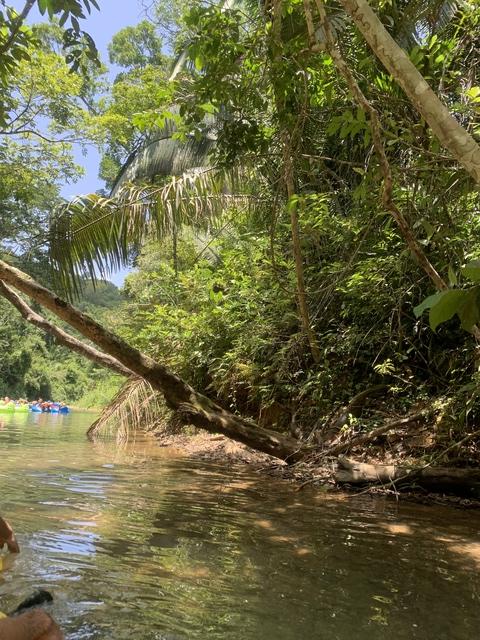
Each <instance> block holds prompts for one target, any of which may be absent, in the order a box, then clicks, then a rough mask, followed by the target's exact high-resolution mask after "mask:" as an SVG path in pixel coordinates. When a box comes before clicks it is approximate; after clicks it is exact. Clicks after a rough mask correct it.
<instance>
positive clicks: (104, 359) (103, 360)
mask: <svg viewBox="0 0 480 640" xmlns="http://www.w3.org/2000/svg"><path fill="white" fill-rule="evenodd" d="M0 294H1V295H2V296H3V297H4V298H5V299H6V300H8V301H9V302H11V303H12V304H13V306H14V307H15V308H16V309H17V310H18V311H19V312H20V313H21V315H22V317H23V318H24V319H25V320H26V321H27V322H30V324H33V325H34V326H35V327H38V328H39V329H41V330H42V331H45V333H49V334H50V335H51V336H53V337H54V338H55V340H56V341H57V342H58V343H59V344H63V346H64V347H67V348H68V349H70V350H71V351H75V352H76V353H79V354H80V355H81V356H84V357H85V358H88V359H89V360H91V361H92V362H95V363H96V364H100V365H102V366H103V367H107V368H108V369H111V370H112V371H114V372H115V373H118V374H119V375H121V376H126V377H127V378H129V377H131V376H134V375H135V374H134V373H133V371H130V369H127V367H124V366H123V364H122V363H121V362H119V361H118V360H116V359H115V358H112V356H109V355H107V354H106V353H102V352H101V351H98V349H95V348H94V347H91V346H90V345H88V344H85V343H84V342H82V341H81V340H77V338H74V337H73V336H71V335H69V334H68V333H67V332H66V331H63V329H60V327H57V326H55V325H54V324H53V323H52V322H49V321H48V320H47V319H46V318H44V317H43V316H41V315H40V314H39V313H36V312H35V311H34V310H33V309H31V308H30V307H29V306H28V304H27V303H26V302H25V300H22V298H20V296H19V295H17V294H16V293H15V291H13V290H12V289H10V287H7V285H6V284H5V283H4V282H2V281H1V280H0Z"/></svg>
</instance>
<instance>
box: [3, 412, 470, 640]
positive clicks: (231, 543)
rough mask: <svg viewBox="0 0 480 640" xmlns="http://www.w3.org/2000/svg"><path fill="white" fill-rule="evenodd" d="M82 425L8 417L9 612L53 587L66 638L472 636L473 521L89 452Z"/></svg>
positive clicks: (72, 419) (173, 460) (141, 446)
mask: <svg viewBox="0 0 480 640" xmlns="http://www.w3.org/2000/svg"><path fill="white" fill-rule="evenodd" d="M22 418H23V416H22ZM40 418H41V420H40ZM52 418H53V419H52ZM89 418H90V417H89V416H82V415H78V414H77V415H75V414H71V415H68V416H45V417H44V416H42V415H40V416H33V417H31V418H29V419H28V420H27V422H23V423H22V422H19V421H16V416H12V418H11V419H10V418H9V419H8V420H6V421H4V422H5V425H4V428H3V430H1V431H0V446H1V447H2V454H3V455H2V464H1V467H0V492H1V493H0V495H1V496H2V505H1V511H2V512H3V513H5V514H7V513H8V516H9V518H11V520H12V521H13V522H14V523H15V526H16V529H17V531H18V532H19V539H20V544H21V545H22V550H23V552H22V554H21V555H20V556H19V557H18V558H17V559H16V560H15V562H14V563H13V564H12V565H11V566H9V567H6V568H5V569H6V570H4V571H3V572H2V573H0V598H1V607H0V608H3V609H7V610H8V609H9V608H13V606H14V604H15V603H16V602H18V600H19V599H21V598H22V597H23V596H25V595H26V594H28V593H29V592H31V591H32V590H33V589H34V588H37V587H39V586H44V587H46V588H48V589H50V590H52V591H53V592H54V593H55V595H56V602H55V605H54V609H53V612H54V614H55V615H56V617H57V618H58V619H59V620H60V621H61V623H62V624H63V625H64V627H65V628H66V629H67V630H68V637H69V638H70V639H71V640H87V639H88V640H89V639H100V638H101V639H102V640H109V639H112V640H113V639H115V640H118V639H119V640H123V639H127V638H129V639H130V638H132V637H135V638H137V637H138V638H142V639H145V640H158V639H160V638H172V639H173V638H177V639H178V638H185V639H186V638H188V639H197V638H209V639H212V640H217V639H218V640H219V639H220V638H221V639H222V640H237V639H239V638H241V639H246V640H250V639H251V640H253V639H255V640H258V639H265V640H270V639H272V640H273V639H275V640H293V639H299V638H301V639H305V640H309V639H314V638H315V639H322V638H324V639H325V640H327V639H328V640H334V639H338V640H347V639H348V640H350V639H352V638H355V639H359V640H363V639H367V638H368V639H372V640H377V639H380V638H382V639H383V638H385V637H386V636H387V633H388V634H389V636H390V637H392V638H395V639H396V640H397V639H398V640H402V639H405V640H407V639H408V640H410V639H414V638H422V640H430V639H432V640H433V639H435V640H442V639H445V640H447V639H448V640H452V639H459V640H463V639H467V638H468V639H470V638H474V637H476V636H477V634H478V626H479V624H480V612H479V599H480V590H479V581H478V567H479V558H480V550H479V546H478V545H479V543H478V525H479V524H480V517H479V515H478V514H476V513H462V512H456V511H452V510H446V509H442V508H435V509H429V508H425V507H414V506H411V505H400V506H397V505H395V504H394V503H391V502H387V501H385V500H372V499H370V498H363V499H352V498H347V499H345V500H342V499H339V498H338V497H335V499H332V498H329V497H328V496H325V495H324V494H320V493H318V492H315V491H314V490H313V489H312V490H310V489H307V490H306V491H305V492H302V493H301V494H298V493H296V492H295V491H294V490H293V489H291V488H290V487H289V486H288V485H284V484H281V483H278V482H276V481H272V480H269V479H265V478H259V477H258V476H255V475H253V474H249V473H248V472H246V471H245V469H243V468H238V469H236V468H225V467H222V466H219V465H206V464H205V463H197V462H193V461H191V460H188V459H187V458H184V457H182V456H180V455H178V454H175V453H174V454H172V453H171V452H168V451H165V450H164V449H161V448H159V447H156V446H152V443H151V442H150V441H147V440H140V441H138V442H136V443H134V444H128V445H126V446H124V447H122V448H120V449H118V448H114V445H112V444H108V443H97V444H95V445H92V444H90V443H88V442H87V441H85V439H84V436H83V434H84V432H85V429H86V426H87V424H88V421H89Z"/></svg>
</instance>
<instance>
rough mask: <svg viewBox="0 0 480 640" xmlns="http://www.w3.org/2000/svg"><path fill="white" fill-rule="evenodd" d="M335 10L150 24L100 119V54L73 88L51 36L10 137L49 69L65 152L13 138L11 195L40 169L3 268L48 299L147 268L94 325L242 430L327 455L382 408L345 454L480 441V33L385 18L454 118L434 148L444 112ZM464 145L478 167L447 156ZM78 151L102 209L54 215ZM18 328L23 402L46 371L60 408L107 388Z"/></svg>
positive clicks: (72, 207) (54, 127)
mask: <svg viewBox="0 0 480 640" xmlns="http://www.w3.org/2000/svg"><path fill="white" fill-rule="evenodd" d="M326 4H327V7H326V10H327V15H328V19H327V17H326V15H325V13H324V11H325V7H324V5H323V3H322V2H317V3H315V5H313V4H310V3H309V2H306V3H299V2H297V1H295V0H283V1H278V2H273V3H272V4H266V5H262V6H260V7H257V6H253V5H252V4H251V3H248V2H246V3H235V2H234V3H219V4H213V5H212V4H204V3H202V2H198V3H193V4H192V3H189V5H188V7H183V6H182V5H181V3H172V4H171V5H170V4H169V5H168V11H167V7H166V5H165V3H164V2H158V3H157V4H155V3H154V8H155V7H156V10H157V12H156V13H155V11H154V12H153V14H150V17H151V16H152V15H153V16H154V17H153V18H152V21H150V22H149V21H147V20H144V21H143V22H141V23H140V24H139V25H137V26H132V27H128V28H127V29H124V30H122V31H121V32H120V33H119V34H117V35H116V36H115V38H114V40H113V41H112V44H111V47H110V61H111V62H112V63H115V64H116V65H119V66H120V67H122V68H123V71H122V72H121V73H120V74H119V75H118V77H117V78H116V80H115V82H114V83H113V84H112V86H110V87H109V88H108V91H107V92H106V93H105V92H104V94H103V96H102V97H101V98H98V95H99V91H100V87H103V86H104V85H103V83H104V77H103V76H102V70H101V69H99V68H98V67H97V66H95V65H94V63H93V62H92V60H93V59H94V56H93V54H92V50H91V48H90V49H89V50H88V51H89V54H88V56H87V58H86V59H85V60H83V59H82V60H83V64H78V65H76V67H75V70H74V72H73V73H71V72H69V71H68V66H67V63H66V62H65V61H64V60H63V57H62V53H61V51H59V50H58V43H59V42H60V39H61V34H60V31H61V28H60V27H59V26H58V24H54V25H51V26H49V27H46V26H42V27H39V28H38V32H37V33H38V39H37V40H36V41H35V42H34V43H33V44H31V45H30V47H33V49H32V53H31V57H30V60H29V61H24V60H21V61H20V62H19V63H18V66H17V69H16V70H15V73H14V79H13V80H11V81H10V84H9V86H10V87H11V98H10V99H11V101H12V105H14V106H10V107H9V109H8V112H7V115H8V116H9V117H11V114H12V113H14V112H15V113H16V112H17V111H20V109H21V101H22V99H23V100H25V97H24V95H23V92H24V89H23V86H24V83H25V82H26V80H25V78H26V77H27V76H28V78H29V79H31V76H32V74H36V73H38V72H39V71H38V69H39V65H38V64H33V61H34V60H35V59H38V60H42V61H44V70H43V73H45V74H50V73H51V74H55V78H56V82H55V83H54V84H53V85H52V89H51V92H49V94H48V95H44V94H43V91H44V90H45V84H44V83H42V84H41V85H40V84H39V85H38V87H39V89H38V90H39V94H38V101H39V103H40V104H41V105H44V107H43V108H44V109H45V117H46V118H47V119H48V121H49V128H50V131H51V132H52V133H53V134H55V135H59V134H61V135H62V136H63V139H62V140H61V141H58V142H57V141H54V144H50V143H49V153H48V154H46V152H45V147H44V144H45V143H44V141H43V139H42V135H43V133H42V132H41V131H37V137H36V138H35V137H34V140H35V141H36V142H35V144H32V143H29V144H26V143H25V142H23V141H20V142H18V143H13V142H12V140H13V139H14V138H10V137H8V136H6V135H5V136H3V138H2V142H1V144H2V145H3V147H2V149H3V150H2V157H4V158H5V159H6V160H4V161H3V160H2V163H1V165H0V169H1V171H2V173H4V174H5V175H6V176H7V178H8V177H9V176H10V177H11V176H13V175H15V176H17V178H18V174H17V173H14V172H15V171H16V169H15V162H16V160H15V159H16V157H17V156H21V157H22V160H21V161H22V164H23V166H24V167H25V169H24V171H25V179H24V180H23V179H22V180H20V181H18V179H17V178H16V179H15V185H11V186H9V183H8V180H6V181H3V182H2V187H1V190H2V193H0V196H1V197H2V202H3V206H2V209H1V210H0V216H5V217H6V218H7V216H8V219H9V220H11V221H12V222H11V223H9V225H10V226H8V225H4V226H3V228H2V233H3V234H4V244H3V246H4V250H5V251H6V252H7V253H9V254H12V253H14V252H15V253H16V254H17V260H19V263H20V265H21V266H22V267H24V268H25V269H26V270H28V271H29V272H30V273H32V274H35V273H37V274H38V272H39V271H38V265H39V264H47V263H48V264H49V265H50V266H53V269H52V270H51V271H49V276H48V278H50V280H49V282H47V284H48V283H50V284H52V286H54V287H56V288H57V290H60V289H61V290H63V292H64V293H65V294H67V295H70V296H73V297H74V296H75V295H76V294H78V283H79V282H82V281H83V282H84V281H85V278H86V277H88V276H91V277H92V276H93V277H95V275H94V274H95V273H99V274H100V275H101V277H104V278H105V277H107V276H108V274H109V273H110V272H111V270H112V269H116V268H118V267H119V266H133V267H134V271H133V272H132V274H131V275H130V276H128V278H127V280H126V283H125V288H124V294H125V296H126V299H127V301H126V303H125V305H124V306H123V307H121V308H120V309H119V312H117V313H115V316H114V317H113V316H112V315H110V316H109V317H103V316H99V315H98V314H97V312H96V311H95V315H96V317H97V318H99V319H101V320H102V321H103V322H106V323H107V324H108V325H109V326H110V327H111V328H113V329H114V330H115V331H116V332H117V333H118V334H119V335H120V336H121V337H123V338H124V339H125V340H126V341H127V342H128V343H130V344H131V345H133V346H135V347H137V348H138V349H140V350H141V351H143V352H144V353H145V354H148V355H150V356H152V357H153V358H154V359H155V360H157V361H158V362H160V363H162V364H165V365H166V366H168V367H169V368H171V369H172V370H174V371H175V372H177V373H178V374H179V375H180V376H182V378H184V379H185V380H186V381H188V382H189V383H190V384H192V385H193V386H194V387H195V388H196V389H197V390H198V391H199V392H201V393H203V394H205V395H207V396H209V397H210V398H212V399H214V400H215V401H217V402H219V403H220V404H222V405H223V406H224V407H226V408H228V409H229V410H230V411H231V412H232V413H233V414H239V415H243V416H249V417H252V418H253V419H254V420H255V421H256V422H258V423H259V424H261V425H263V426H267V427H270V428H274V429H278V430H280V431H283V432H289V433H291V434H292V435H294V436H295V437H298V438H303V439H308V438H313V437H316V439H317V440H318V441H323V440H325V438H326V437H327V435H328V437H329V438H330V439H331V433H330V431H331V428H332V416H333V415H334V414H335V411H338V408H339V407H342V406H348V403H349V401H350V400H351V399H352V398H353V397H355V396H356V395H358V394H359V393H361V392H364V391H365V392H367V393H365V396H364V399H363V400H362V405H361V406H360V407H358V406H356V407H355V408H354V409H355V410H353V408H352V407H351V409H352V410H351V411H350V410H349V411H348V412H347V413H348V417H347V419H346V420H343V421H342V424H341V428H342V429H343V431H344V432H350V433H355V432H356V431H357V430H359V429H360V430H362V429H370V428H372V427H374V426H377V425H378V424H380V423H382V422H383V421H384V420H385V417H386V416H394V415H404V414H405V413H406V412H410V411H414V412H415V411H417V412H418V411H420V410H424V409H425V408H428V410H429V411H431V414H432V415H433V414H436V415H437V416H438V414H441V416H442V420H441V421H440V422H439V421H438V420H437V426H436V427H435V437H436V443H437V444H438V442H445V441H446V442H447V445H449V443H451V442H453V441H454V440H455V439H461V438H462V437H463V436H464V434H466V433H470V431H475V429H476V427H475V425H476V424H477V421H478V412H479V409H480V405H479V404H478V400H477V398H478V357H477V348H478V347H477V346H476V340H478V336H479V329H478V327H477V324H478V322H479V320H480V307H479V304H478V289H477V285H476V282H477V281H478V280H479V279H480V277H479V273H480V269H479V267H478V264H480V263H477V262H476V261H477V260H478V259H480V245H479V242H478V232H479V221H478V215H477V213H478V184H476V183H477V182H478V181H479V179H480V173H477V172H478V164H475V163H476V162H477V159H478V158H477V157H476V155H475V154H476V153H477V152H478V145H476V144H475V139H478V133H479V124H480V123H479V114H480V111H479V101H480V97H479V96H480V79H479V78H478V77H477V76H476V74H477V69H478V47H477V46H476V44H475V43H476V42H477V41H478V37H479V35H480V33H479V29H480V11H479V9H478V5H477V4H476V3H474V2H461V3H460V2H455V1H454V0H449V1H447V2H446V1H443V0H441V1H438V0H432V1H431V2H428V3H421V2H401V1H397V0H396V1H394V2H383V1H378V2H371V3H370V4H371V6H372V8H374V9H375V11H376V13H377V15H378V16H379V18H380V20H381V22H382V23H383V24H384V25H386V28H387V30H388V32H389V34H390V35H391V36H392V37H393V38H394V40H395V41H396V42H397V43H398V44H399V45H400V46H401V47H402V49H403V50H404V51H406V52H407V54H408V59H409V60H410V62H411V63H413V64H412V65H411V68H412V69H413V71H415V69H416V71H418V72H420V74H421V76H423V78H424V79H425V80H427V82H428V83H429V85H430V87H431V88H432V89H433V90H434V92H435V94H437V95H438V96H439V97H440V99H441V101H442V102H443V104H444V105H446V106H447V107H448V111H449V114H448V112H447V111H446V110H445V113H446V114H447V115H445V121H444V123H443V124H442V126H443V127H444V131H440V130H439V128H438V127H437V123H438V118H437V119H436V116H432V115H431V114H432V113H434V111H433V110H431V109H430V107H431V106H432V105H433V107H435V105H436V103H435V100H437V99H436V97H435V96H434V95H433V94H432V96H433V97H432V96H427V97H428V98H429V99H430V100H431V102H430V104H429V105H427V106H425V105H422V104H421V103H420V99H419V101H417V99H416V98H415V97H412V96H411V95H410V94H409V89H408V82H406V81H405V83H404V82H403V79H402V74H401V72H400V71H398V69H394V68H392V70H391V73H389V72H387V71H386V68H385V67H384V66H383V64H382V62H380V61H379V59H378V58H377V56H376V55H375V53H378V52H376V51H375V50H373V51H372V49H371V48H370V47H369V46H368V45H367V43H366V42H365V40H364V39H363V36H362V34H361V33H360V32H359V31H358V30H357V26H358V25H359V22H358V20H356V18H355V16H356V13H355V11H354V10H353V9H352V7H353V5H357V4H360V5H364V4H365V3H362V2H360V3H356V2H350V0H348V1H347V0H345V1H343V2H340V3H338V4H337V3H326ZM155 16H156V18H155ZM351 16H353V17H354V19H355V22H356V24H354V22H353V21H352V20H351ZM380 27H381V25H380ZM360 28H361V25H360ZM167 34H168V36H169V37H168V38H167ZM162 36H163V40H162ZM167 40H168V41H167ZM165 43H166V44H168V51H171V50H172V49H173V50H174V51H175V52H176V54H177V55H176V56H169V55H167V53H166V51H165ZM372 46H374V45H372ZM374 49H375V47H374ZM79 55H80V54H79ZM384 63H385V64H387V66H388V61H387V62H385V61H384ZM172 68H174V72H173V74H172V73H171V70H172ZM58 69H61V70H62V73H64V74H65V75H64V76H61V75H60V76H59V73H58ZM416 71H415V73H416ZM410 72H411V71H409V73H410ZM407 75H408V74H407ZM62 78H63V84H62V82H60V80H61V79H62ZM36 86H37V85H36ZM400 86H402V87H403V88H405V91H406V93H404V91H403V90H402V89H401V88H400ZM418 93H419V94H420V92H418ZM15 101H16V102H15ZM437 102H438V105H441V103H440V102H439V101H437ZM17 103H18V104H17ZM433 107H432V109H433ZM15 109H16V110H17V111H15ZM442 109H444V107H443V106H442ZM419 111H420V112H421V113H422V115H423V117H422V115H419ZM447 116H448V118H450V120H448V118H447ZM451 116H453V118H452V117H451ZM22 117H23V116H22ZM7 121H8V118H6V127H7V128H8V127H10V128H11V127H13V126H16V125H15V124H14V123H13V122H11V121H10V122H7ZM442 122H443V121H442ZM28 126H30V124H29V125H28ZM39 126H40V125H39ZM41 126H42V127H43V126H44V124H43V123H42V125H41ZM432 127H433V130H432ZM455 127H457V129H458V130H457V129H455ZM450 130H451V131H456V133H455V134H454V133H451V135H450V134H448V135H447V134H445V131H447V132H448V131H450ZM459 130H461V131H459ZM462 132H463V133H462ZM463 134H465V136H468V140H467V139H466V140H467V142H468V144H469V145H471V153H470V151H469V152H468V154H467V153H465V157H463V156H462V154H461V153H460V152H459V151H458V148H455V145H454V144H453V143H452V141H453V140H454V139H459V136H460V137H461V135H463ZM470 134H471V135H470ZM65 136H66V138H65ZM472 136H473V137H472ZM65 139H67V140H68V142H65ZM78 139H81V140H83V141H84V142H85V141H87V140H88V141H95V142H96V143H97V144H99V145H100V148H101V149H102V153H103V159H102V163H101V176H102V178H103V179H104V180H105V184H106V191H105V192H104V194H103V195H98V194H97V195H92V196H90V197H88V198H83V199H80V200H76V201H74V202H73V203H69V204H67V205H66V206H65V207H60V208H59V207H58V205H59V204H60V198H59V195H58V194H59V185H60V178H59V177H57V176H60V174H61V175H62V176H65V175H71V176H72V179H74V177H75V175H78V174H76V172H78V169H77V168H75V167H74V166H73V165H72V160H71V155H70V151H71V149H70V148H68V147H66V146H65V145H66V144H71V142H73V141H74V140H78ZM467 142H465V144H467ZM13 144H15V145H16V146H15V147H12V145H13ZM462 144H463V143H462ZM469 148H470V147H469ZM33 150H35V153H36V155H35V158H31V159H30V161H31V162H32V163H33V162H34V161H35V162H38V158H40V167H39V168H38V169H37V168H36V169H35V170H34V171H32V172H31V173H29V166H30V165H29V162H28V161H29V154H30V153H33ZM467 155H468V158H467V157H466V156H467ZM25 157H26V158H27V161H25ZM470 158H471V161H470ZM7 159H8V160H7ZM52 164H53V169H54V170H53V171H52ZM42 172H43V173H42ZM68 172H70V173H68ZM52 176H54V177H53V179H52ZM32 180H33V183H35V182H36V181H42V184H44V183H45V184H49V187H50V188H49V190H44V189H42V190H39V189H34V188H32ZM112 187H113V191H112V194H111V197H106V195H105V194H106V193H108V190H109V189H111V188H112ZM39 193H41V194H42V201H41V202H39V201H38V198H39ZM19 203H20V204H19ZM7 211H8V214H7ZM12 211H13V215H12V213H11V212H12ZM32 225H35V228H36V229H37V228H38V225H45V226H44V227H41V228H42V229H44V233H45V236H48V238H49V240H50V242H49V243H48V244H47V243H44V244H41V246H40V248H39V247H38V242H35V234H31V233H29V229H31V228H32ZM32 255H33V258H32ZM35 270H36V271H35ZM43 273H44V272H43ZM44 281H45V278H44ZM432 294H433V297H429V296H431V295H432ZM105 298H106V291H105V290H101V293H100V294H96V303H95V304H97V305H98V304H100V305H102V304H103V301H104V300H105ZM424 300H425V303H424V304H423V305H421V303H422V301H424ZM428 309H430V316H429V317H427V315H426V314H425V315H423V313H422V312H423V311H425V310H428ZM12 322H13V323H14V324H12V325H11V326H10V327H8V328H6V329H5V330H3V333H2V340H3V343H4V345H5V346H4V349H5V351H6V352H8V353H12V361H11V363H9V364H8V368H6V365H5V370H4V369H2V373H1V375H2V376H3V378H4V380H5V381H6V384H7V387H6V389H7V390H8V391H10V392H11V393H14V392H15V390H17V389H18V392H20V390H24V391H22V393H28V394H29V395H31V394H32V393H37V390H38V392H40V390H41V388H42V387H41V385H42V384H46V383H45V382H42V380H43V378H42V377H41V375H40V374H39V371H40V370H43V371H45V370H48V371H49V372H50V373H49V376H50V378H49V379H50V383H49V384H50V385H51V389H52V390H53V391H55V393H60V395H65V396H66V397H68V398H69V399H70V398H71V399H74V396H73V395H71V394H73V393H75V392H74V388H77V389H78V386H79V385H80V386H82V388H84V383H83V382H82V377H81V376H83V375H85V376H87V377H89V378H90V379H91V375H90V373H88V371H87V370H85V369H84V370H83V371H82V372H81V374H80V373H78V376H77V378H76V379H75V380H74V381H73V382H70V381H69V379H67V378H68V376H69V375H70V374H68V371H69V370H73V369H74V370H75V371H77V368H76V367H77V356H75V357H74V359H73V360H72V364H71V365H70V364H69V365H68V367H64V368H61V367H60V366H59V364H58V363H59V361H60V360H61V358H60V357H59V356H56V355H55V354H56V352H55V349H56V348H54V347H51V346H50V345H49V343H48V342H45V341H44V339H43V338H39V337H38V334H37V333H36V332H33V331H31V330H30V329H26V328H22V329H20V320H18V321H17V319H16V318H15V319H14V320H12ZM22 332H23V334H22V335H26V336H28V337H26V338H25V340H23V339H22V340H20V339H19V335H20V334H21V333H22ZM25 332H26V334H25ZM39 341H41V342H42V347H41V349H40V351H41V352H42V353H43V352H45V353H46V354H47V355H48V358H47V355H45V354H44V355H42V358H44V360H42V362H40V361H39V360H38V358H37V356H36V355H32V354H36V353H37V349H38V348H39V347H38V344H39ZM16 345H21V347H17V346H16ZM62 353H64V352H63V351H62ZM25 354H27V355H25ZM50 356H53V357H50ZM38 357H40V356H38ZM45 358H46V360H45ZM47 360H48V365H47V366H46V368H45V364H44V363H45V362H46V361H47ZM66 361H67V362H69V363H70V359H69V358H67V360H66ZM4 362H5V361H4ZM42 363H43V364H42ZM69 367H70V369H69ZM60 369H61V370H62V375H60V374H59V373H58V372H59V370H60ZM42 375H44V374H42ZM62 376H63V377H62ZM22 385H24V386H23V387H22ZM370 389H372V393H371V395H370V394H369V393H368V390H370ZM44 395H45V394H44ZM75 397H78V395H77V396H75ZM122 399H123V400H125V395H123V396H122ZM372 399H373V401H371V400H372ZM369 402H370V404H369ZM170 404H171V403H170ZM362 410H363V415H362V421H361V423H358V419H359V417H360V414H361V411H362ZM334 423H335V421H334ZM335 424H336V426H337V427H338V424H337V423H335ZM335 424H334V426H335ZM438 424H440V425H441V428H439V427H438ZM432 429H433V428H432ZM472 442H475V438H474V437H473V436H472V438H471V440H470V441H469V446H470V447H471V445H472ZM468 455H475V450H474V449H470V450H469V453H468Z"/></svg>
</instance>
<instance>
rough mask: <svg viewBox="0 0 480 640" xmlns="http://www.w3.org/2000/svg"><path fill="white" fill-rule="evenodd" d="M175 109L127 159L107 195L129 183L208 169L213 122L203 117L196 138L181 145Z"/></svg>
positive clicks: (190, 138)
mask: <svg viewBox="0 0 480 640" xmlns="http://www.w3.org/2000/svg"><path fill="white" fill-rule="evenodd" d="M177 111H178V109H177V108H176V107H173V108H172V109H170V112H171V114H172V117H171V118H166V120H165V122H164V125H163V127H162V128H161V129H160V130H157V131H155V132H154V133H152V134H151V136H150V138H149V139H148V140H147V141H146V142H145V143H144V144H143V145H142V146H141V147H140V148H139V149H137V150H136V151H134V152H133V153H132V154H130V156H129V157H128V158H127V160H126V162H125V164H124V165H123V167H122V169H121V170H120V172H119V174H118V176H117V178H116V180H115V183H114V185H113V188H112V191H111V195H112V196H115V195H116V194H117V193H118V192H119V190H120V189H121V188H122V187H123V186H124V185H125V184H127V183H129V182H137V181H139V180H143V181H145V180H148V179H151V178H156V177H158V176H179V175H182V174H184V173H185V172H190V171H192V170H195V169H198V168H203V167H207V166H209V165H210V162H209V159H208V158H209V154H210V152H211V150H212V149H213V147H214V145H215V141H216V119H215V118H214V117H213V116H211V115H208V114H206V115H205V118H204V120H203V123H202V130H201V132H200V136H198V137H194V136H190V137H188V138H187V140H185V141H182V140H180V139H178V138H177V134H178V129H177V126H176V123H175V119H174V118H175V115H176V112H177Z"/></svg>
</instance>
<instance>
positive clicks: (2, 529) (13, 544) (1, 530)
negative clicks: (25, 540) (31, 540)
mask: <svg viewBox="0 0 480 640" xmlns="http://www.w3.org/2000/svg"><path fill="white" fill-rule="evenodd" d="M5 545H7V549H8V550H9V551H10V553H20V547H19V546H18V542H17V539H16V538H15V534H14V533H13V529H12V527H11V526H10V525H9V524H8V522H7V521H6V520H4V519H3V518H2V517H1V516H0V550H1V549H3V547H4V546H5Z"/></svg>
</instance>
